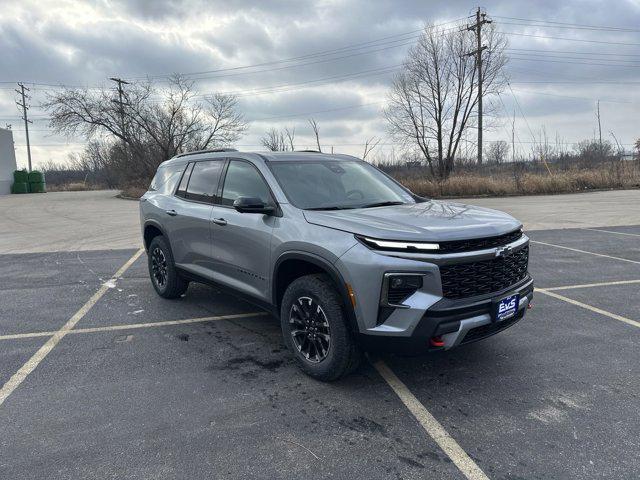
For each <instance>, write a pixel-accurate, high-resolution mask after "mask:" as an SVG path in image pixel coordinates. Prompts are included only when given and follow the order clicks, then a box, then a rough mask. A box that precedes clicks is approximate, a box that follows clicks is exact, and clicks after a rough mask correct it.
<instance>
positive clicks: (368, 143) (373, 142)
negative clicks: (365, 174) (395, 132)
mask: <svg viewBox="0 0 640 480" xmlns="http://www.w3.org/2000/svg"><path fill="white" fill-rule="evenodd" d="M379 143H380V139H379V138H376V137H371V138H368V139H367V140H365V142H364V153H363V154H362V159H363V160H365V159H366V158H367V155H369V154H370V153H371V152H372V151H373V149H374V148H376V147H377V146H378V144H379Z"/></svg>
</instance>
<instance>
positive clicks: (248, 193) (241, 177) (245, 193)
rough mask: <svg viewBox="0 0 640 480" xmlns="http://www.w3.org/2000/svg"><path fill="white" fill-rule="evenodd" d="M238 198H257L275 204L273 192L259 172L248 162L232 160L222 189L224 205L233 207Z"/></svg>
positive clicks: (221, 201) (221, 200)
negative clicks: (272, 196) (272, 198)
mask: <svg viewBox="0 0 640 480" xmlns="http://www.w3.org/2000/svg"><path fill="white" fill-rule="evenodd" d="M238 197H256V198H259V199H260V200H262V201H263V202H264V203H273V202H272V200H271V192H270V191H269V187H268V186H267V184H266V183H265V181H264V179H263V178H262V176H261V175H260V173H259V172H258V170H257V169H256V168H255V167H254V166H253V165H251V164H250V163H248V162H243V161H240V160H231V162H229V168H228V169H227V175H226V176H225V179H224V187H223V189H222V198H221V199H220V203H222V205H233V202H234V201H235V200H236V198H238Z"/></svg>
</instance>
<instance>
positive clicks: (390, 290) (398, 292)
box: [380, 273, 422, 308]
mask: <svg viewBox="0 0 640 480" xmlns="http://www.w3.org/2000/svg"><path fill="white" fill-rule="evenodd" d="M420 288H422V275H416V274H413V273H387V274H385V276H384V281H383V284H382V296H381V299H380V303H381V305H383V306H385V307H405V308H407V306H406V305H403V304H402V302H403V301H404V300H406V299H407V298H408V297H410V296H411V295H413V294H414V293H416V291H418V290H419V289H420Z"/></svg>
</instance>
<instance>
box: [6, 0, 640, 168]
mask: <svg viewBox="0 0 640 480" xmlns="http://www.w3.org/2000/svg"><path fill="white" fill-rule="evenodd" d="M485 6H486V9H487V11H488V12H489V14H491V15H492V16H493V19H494V21H495V23H496V25H497V26H498V28H499V29H500V30H501V31H505V32H514V33H525V34H527V35H543V36H554V37H571V38H579V39H584V40H597V41H600V42H626V43H640V33H637V32H626V33H625V32H620V31H618V32H607V31H594V30H586V29H577V30H568V29H560V28H551V27H549V26H545V27H544V28H542V27H534V26H525V25H508V24H509V23H523V22H522V21H519V20H516V19H513V18H505V17H517V18H526V19H540V20H550V21H557V22H568V23H574V24H585V25H590V24H594V23H597V24H602V25H614V26H618V27H626V28H631V29H638V28H639V27H638V25H640V4H638V2H637V1H634V0H627V1H616V2H607V1H603V0H601V1H596V0H589V1H580V0H568V1H565V2H557V1H552V0H541V1H536V2H524V1H507V0H497V1H492V2H489V3H488V4H487V5H485ZM473 8H474V7H473V6H472V4H470V3H469V2H468V1H462V0H448V1H432V2H424V1H417V0H396V1H394V0H377V1H371V0H351V1H319V0H318V1H312V0H308V1H300V0H270V1H257V0H224V1H223V0H214V1H204V0H202V1H200V0H185V1H178V0H146V1H144V0H138V1H134V0H101V1H99V2H94V3H88V2H78V3H77V5H75V6H73V7H71V6H69V3H60V2H55V1H47V0H44V1H36V0H26V1H25V2H23V3H21V4H15V3H13V4H6V5H5V6H3V16H2V17H1V18H0V44H2V45H3V55H2V56H0V72H2V73H1V74H0V75H1V77H2V78H0V81H13V80H21V81H25V82H37V83H50V84H59V83H65V84H73V85H83V84H86V85H101V84H105V83H107V78H108V77H110V76H113V75H118V76H122V77H125V78H130V77H144V76H146V75H151V76H157V75H163V74H169V73H172V72H201V71H210V70H220V69H225V68H227V69H228V68H235V67H238V66H245V65H252V64H262V63H268V62H273V61H276V60H278V59H284V58H291V57H299V56H304V55H308V54H310V53H316V52H322V51H326V50H331V49H339V48H343V47H345V46H346V45H353V44H359V43H363V42H371V41H372V40H375V39H378V38H383V37H389V36H392V35H399V34H403V33H406V32H410V31H412V30H416V29H419V28H421V26H422V25H423V24H424V23H439V22H443V21H447V20H451V19H458V18H462V17H467V16H468V15H470V14H472V13H473ZM398 38H406V39H407V42H406V43H408V42H409V41H412V38H411V36H410V35H406V36H405V37H398ZM389 40H391V39H388V40H387V42H388V41H389ZM509 40H510V48H512V49H513V50H511V51H510V52H509V53H510V54H511V55H512V59H511V61H510V64H509V67H508V71H509V75H510V78H511V79H512V81H513V88H514V92H515V93H516V94H517V96H518V99H519V101H520V105H521V107H522V109H523V110H524V113H525V115H526V116H527V119H528V120H529V123H530V124H531V126H532V128H533V129H539V128H540V127H541V126H542V125H545V126H546V129H547V132H549V133H550V134H551V135H554V134H555V132H556V131H558V132H559V134H560V135H562V136H563V137H564V138H567V139H571V140H578V139H580V138H584V137H588V136H590V135H591V134H592V131H593V123H594V120H593V108H594V102H595V99H598V98H600V99H603V100H622V101H627V102H637V103H640V93H638V91H639V90H640V89H638V88H637V85H636V86H633V85H627V86H624V85H617V84H595V83H593V82H594V81H599V82H603V81H609V82H622V81H627V82H633V81H640V78H639V77H640V76H639V75H638V72H639V69H638V66H637V65H639V64H640V47H638V46H637V45H614V44H605V43H601V44H596V43H587V42H569V41H563V40H559V39H548V38H547V39H543V38H536V37H534V36H517V35H510V36H509ZM401 43H405V42H398V45H395V46H392V47H390V46H389V44H388V43H387V44H382V45H380V46H379V47H372V46H369V47H368V50H375V49H380V51H378V52H370V53H368V54H364V55H355V54H356V53H361V52H362V49H360V50H358V49H354V48H351V49H344V50H342V51H341V53H336V54H333V55H328V56H317V55H316V56H312V57H306V58H305V59H301V60H298V61H297V62H290V63H279V64H271V65H264V66H262V67H255V68H252V69H240V70H232V71H225V72H215V73H211V74H207V75H200V76H199V77H200V79H198V80H197V83H196V86H197V88H198V89H199V90H200V91H201V92H202V93H206V92H213V91H235V92H241V96H240V102H241V106H242V109H243V111H244V113H245V115H246V117H247V118H248V119H251V120H254V121H255V122H254V125H253V126H252V128H251V129H250V131H249V134H248V135H247V137H246V138H245V139H243V140H242V141H241V143H242V144H247V145H252V144H257V143H259V137H260V135H261V133H262V132H263V131H264V130H265V129H266V128H268V127H270V126H276V127H282V126H285V125H295V126H296V128H297V130H298V132H299V135H300V136H301V137H303V136H306V135H309V133H310V132H308V131H307V130H308V129H307V127H306V124H305V121H306V118H307V116H314V117H315V118H317V119H318V121H319V122H320V124H321V129H322V132H323V135H324V136H325V137H326V143H336V144H337V143H342V144H352V143H362V142H364V140H365V138H366V137H368V136H371V135H377V136H380V137H384V136H385V124H384V120H383V118H382V115H381V113H380V109H381V107H382V102H384V100H385V93H386V90H387V89H388V86H389V84H390V81H391V77H392V73H391V72H383V71H381V69H385V68H388V67H390V66H393V65H397V64H400V63H401V62H402V60H403V59H404V56H405V54H406V51H407V48H408V45H400V44H401ZM370 45H371V44H370ZM374 45H375V44H374ZM388 47H390V48H388ZM515 49H538V50H541V51H540V52H523V51H518V50H515ZM565 51H566V52H576V53H575V54H565V53H556V52H565ZM534 53H535V55H534ZM594 53H599V54H603V53H615V54H624V55H627V56H613V55H611V56H608V55H601V56H598V57H595V58H597V59H600V60H595V59H594V56H593V55H592V54H594ZM552 55H559V56H562V57H563V58H553V57H552ZM632 55H636V56H635V57H634V56H632ZM337 56H346V57H347V58H342V59H334V58H335V57H337ZM568 57H575V58H571V59H570V58H568ZM329 59H331V61H326V62H323V61H321V60H329ZM531 60H535V61H531ZM542 60H553V61H548V62H544V61H542ZM581 63H589V65H583V64H581ZM595 63H602V64H603V65H594V64H595ZM293 64H297V66H295V67H291V66H292V65H293ZM300 64H304V65H300ZM623 65H625V66H623ZM285 66H286V67H291V68H282V67H285ZM367 71H368V72H369V73H368V74H363V75H355V76H354V77H353V78H350V79H349V78H339V77H340V76H345V75H350V74H354V73H357V72H367ZM249 72H254V73H251V74H249ZM376 73H377V74H376ZM325 77H335V78H334V79H328V80H326V81H321V82H315V83H314V82H313V81H314V80H316V79H321V78H325ZM562 81H572V82H575V81H580V82H584V83H564V84H563V83H558V82H562ZM522 82H537V83H522ZM287 85H288V86H287ZM278 86H281V87H280V88H279V89H280V91H279V92H277V93H269V94H265V93H262V94H260V95H254V94H252V91H254V90H257V89H261V90H262V89H269V88H272V87H278ZM5 87H12V86H11V85H8V84H0V117H1V118H0V122H5V120H4V118H5V117H10V118H14V120H13V121H12V123H14V125H17V120H15V117H16V111H15V108H14V107H13V90H12V89H11V88H5ZM44 89H45V87H43V86H35V87H34V88H33V97H34V98H33V102H34V108H33V109H32V113H33V114H34V115H38V114H41V112H40V111H39V110H38V108H37V102H38V101H39V99H41V98H42V96H43V95H44ZM536 92H537V93H536ZM543 94H544V95H543ZM566 97H584V98H566ZM503 101H504V103H505V106H506V110H507V112H506V113H505V112H504V110H505V109H504V108H503V107H502V106H501V104H500V102H494V103H496V105H498V106H499V109H498V111H497V113H498V114H499V115H502V116H505V115H506V114H508V115H509V116H510V115H512V113H513V110H514V109H515V110H518V108H517V105H516V104H515V102H514V100H513V98H512V96H511V93H510V92H509V91H506V92H505V93H504V94H503ZM368 103H374V105H366V106H364V107H358V108H344V107H347V106H352V105H362V104H368ZM602 105H603V106H602V110H603V114H604V115H603V118H604V119H605V120H606V121H607V129H608V130H614V131H615V132H616V134H617V135H618V137H619V138H621V139H622V141H623V142H624V143H630V142H631V141H632V140H633V138H634V137H635V136H637V135H638V132H637V129H636V127H635V125H636V124H637V114H635V112H637V105H636V106H635V107H634V106H633V104H627V103H615V102H611V103H607V102H603V104H602ZM314 112H316V113H314ZM306 113H308V115H306ZM268 117H276V118H271V119H267V118H268ZM518 117H521V115H520V113H519V112H518ZM35 118H37V117H35ZM260 119H262V120H260ZM517 123H518V125H519V126H518V129H519V135H520V137H521V138H523V139H525V138H527V137H530V133H529V132H528V129H527V128H526V125H525V122H524V120H523V119H522V118H519V119H518V122H517ZM504 130H505V129H504V128H496V129H494V130H491V131H489V132H488V135H487V136H488V138H489V139H499V138H504V137H505V133H504ZM45 135H47V132H46V124H45V123H44V122H42V121H38V122H36V125H34V143H42V144H45V143H53V142H64V139H61V138H56V137H45ZM20 136H21V133H20V132H19V131H16V138H17V141H18V139H19V138H20ZM310 138H311V137H308V139H309V140H310ZM73 140H74V141H78V140H81V139H73ZM388 141H389V140H387V142H388ZM43 149H44V147H43ZM345 150H347V151H349V149H348V148H345ZM360 150H361V149H360V147H359V146H356V147H353V149H352V152H353V153H358V152H360ZM41 151H42V150H41ZM60 152H64V150H56V153H55V155H61V154H60ZM52 155H53V154H52ZM19 158H20V159H22V158H23V154H22V152H19ZM60 160H61V158H60Z"/></svg>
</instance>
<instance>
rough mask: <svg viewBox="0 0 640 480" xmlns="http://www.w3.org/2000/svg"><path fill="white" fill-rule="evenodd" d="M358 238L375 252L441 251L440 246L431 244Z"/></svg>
mask: <svg viewBox="0 0 640 480" xmlns="http://www.w3.org/2000/svg"><path fill="white" fill-rule="evenodd" d="M356 238H357V239H358V240H360V241H361V242H362V243H364V244H365V245H367V246H368V247H370V248H373V249H374V250H389V251H395V252H397V251H405V252H433V251H436V250H438V249H440V245H438V244H437V243H430V242H402V241H399V240H379V239H377V238H369V237H361V236H356Z"/></svg>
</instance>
